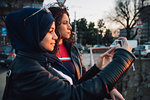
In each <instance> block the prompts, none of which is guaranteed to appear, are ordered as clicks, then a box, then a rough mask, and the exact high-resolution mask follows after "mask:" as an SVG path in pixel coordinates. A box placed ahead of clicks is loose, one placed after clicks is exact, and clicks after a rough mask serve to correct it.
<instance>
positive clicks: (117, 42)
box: [115, 40, 123, 47]
mask: <svg viewBox="0 0 150 100" xmlns="http://www.w3.org/2000/svg"><path fill="white" fill-rule="evenodd" d="M118 44H119V45H120V46H121V47H122V46H123V40H115V45H118Z"/></svg>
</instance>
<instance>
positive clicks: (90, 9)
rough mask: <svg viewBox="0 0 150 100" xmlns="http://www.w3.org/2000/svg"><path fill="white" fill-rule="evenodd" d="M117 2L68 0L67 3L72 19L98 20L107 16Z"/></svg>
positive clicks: (112, 0) (109, 0)
mask: <svg viewBox="0 0 150 100" xmlns="http://www.w3.org/2000/svg"><path fill="white" fill-rule="evenodd" d="M114 4H115V0H66V3H65V5H66V6H67V7H68V8H69V13H70V18H71V21H73V20H74V19H75V12H76V19H80V18H86V19H87V20H88V22H90V21H92V22H97V21H98V19H102V18H104V17H106V14H107V13H108V12H109V11H111V9H112V8H113V6H114Z"/></svg>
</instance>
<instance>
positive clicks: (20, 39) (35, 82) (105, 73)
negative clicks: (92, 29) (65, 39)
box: [3, 8, 135, 100]
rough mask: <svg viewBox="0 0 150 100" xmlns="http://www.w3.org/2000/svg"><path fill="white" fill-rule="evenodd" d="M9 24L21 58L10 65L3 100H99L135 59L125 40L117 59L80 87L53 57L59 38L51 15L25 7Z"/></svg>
mask: <svg viewBox="0 0 150 100" xmlns="http://www.w3.org/2000/svg"><path fill="white" fill-rule="evenodd" d="M5 23H6V26H7V30H8V36H9V39H10V41H11V44H12V46H13V48H15V50H16V55H17V56H16V58H15V60H14V61H13V63H12V64H11V66H10V71H9V73H8V76H7V82H6V87H5V92H4V95H3V100H93V99H94V100H99V98H102V97H106V96H107V95H108V94H109V92H110V91H111V90H112V88H113V87H114V85H115V84H116V82H117V81H118V80H119V79H120V78H121V77H122V76H124V74H125V73H126V72H127V70H128V69H129V68H131V65H132V63H133V62H134V60H135V57H134V56H133V55H132V54H131V53H130V48H129V46H128V44H127V41H126V39H124V38H123V39H124V45H123V47H122V48H120V49H117V50H116V51H115V54H114V60H113V61H112V62H111V63H109V64H108V65H107V66H106V67H105V68H104V69H103V70H102V71H101V72H99V73H97V75H95V77H93V78H91V79H89V80H86V81H84V82H82V83H80V84H78V85H76V83H75V82H76V81H75V79H74V77H73V76H72V74H71V73H70V71H68V69H67V68H66V67H64V66H63V64H62V61H60V60H59V59H58V58H57V57H56V56H54V55H53V54H52V53H53V52H54V46H55V41H56V40H57V38H58V37H57V35H56V34H55V20H54V18H53V17H52V15H51V14H49V13H47V12H46V11H45V10H40V11H39V9H36V8H24V9H22V10H19V11H16V12H12V13H10V14H8V15H7V17H6V20H5ZM113 70H114V71H115V72H113Z"/></svg>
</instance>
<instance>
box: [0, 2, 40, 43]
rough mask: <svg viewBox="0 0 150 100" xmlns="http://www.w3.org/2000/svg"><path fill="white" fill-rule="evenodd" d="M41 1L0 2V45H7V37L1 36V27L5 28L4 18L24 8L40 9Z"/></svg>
mask: <svg viewBox="0 0 150 100" xmlns="http://www.w3.org/2000/svg"><path fill="white" fill-rule="evenodd" d="M42 3H43V0H1V1H0V45H1V44H7V43H8V39H7V35H6V36H2V35H1V30H2V27H6V26H5V23H4V19H5V16H6V15H7V14H8V13H9V12H12V11H16V10H19V9H22V8H24V7H35V8H40V7H41V6H42Z"/></svg>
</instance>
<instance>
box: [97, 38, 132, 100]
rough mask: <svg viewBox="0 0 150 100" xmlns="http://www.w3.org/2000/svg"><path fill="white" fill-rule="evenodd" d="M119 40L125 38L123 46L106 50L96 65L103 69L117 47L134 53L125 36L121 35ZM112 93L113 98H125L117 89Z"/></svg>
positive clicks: (121, 99) (122, 99)
mask: <svg viewBox="0 0 150 100" xmlns="http://www.w3.org/2000/svg"><path fill="white" fill-rule="evenodd" d="M118 40H123V46H122V47H120V46H116V47H113V48H111V49H110V50H108V51H107V52H105V53H104V54H101V55H100V56H99V58H98V60H97V62H96V66H97V67H98V68H99V69H100V70H103V69H104V68H105V67H106V66H107V65H108V64H109V63H110V62H111V61H112V58H113V55H114V51H115V49H116V48H122V49H125V50H127V51H129V52H130V53H132V48H131V47H130V46H129V44H128V41H127V39H126V38H124V37H120V38H118ZM110 95H111V98H112V100H116V98H118V99H119V100H125V99H124V98H123V96H122V95H121V94H120V92H118V91H117V89H112V90H111V91H110Z"/></svg>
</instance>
